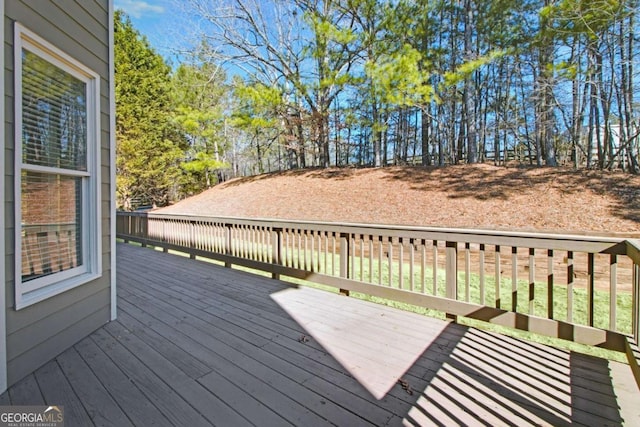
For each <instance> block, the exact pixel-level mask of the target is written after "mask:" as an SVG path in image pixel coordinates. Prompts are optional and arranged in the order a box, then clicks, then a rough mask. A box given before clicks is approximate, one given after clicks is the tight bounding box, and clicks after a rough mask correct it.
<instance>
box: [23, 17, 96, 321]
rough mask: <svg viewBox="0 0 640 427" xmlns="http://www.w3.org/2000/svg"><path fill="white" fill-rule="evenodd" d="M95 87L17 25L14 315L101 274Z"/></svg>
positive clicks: (86, 74)
mask: <svg viewBox="0 0 640 427" xmlns="http://www.w3.org/2000/svg"><path fill="white" fill-rule="evenodd" d="M98 81H99V77H98V75H97V74H96V73H94V72H93V71H91V70H89V69H88V68H86V67H85V66H83V65H82V64H80V63H78V62H77V61H75V60H74V59H72V58H71V57H70V56H68V55H67V54H65V53H64V52H62V51H61V50H59V49H57V48H55V47H53V46H51V45H50V44H49V43H48V42H46V41H44V40H42V39H41V38H40V37H38V36H36V35H35V34H33V33H32V32H31V31H29V30H27V29H25V28H24V27H22V26H21V25H20V24H16V26H15V104H16V120H15V126H16V199H18V198H19V199H18V200H16V254H17V255H16V270H17V273H16V308H17V309H19V308H22V307H24V306H27V305H30V304H33V303H35V302H37V301H41V300H43V299H45V298H48V297H50V296H53V295H56V294H58V293H60V292H63V291H65V290H67V289H70V288H72V287H75V286H78V285H81V284H83V283H86V282H87V281H89V280H93V279H95V278H96V277H97V276H99V275H100V273H101V271H100V269H101V266H100V254H99V249H100V232H99V218H100V217H99V200H100V197H99V188H100V187H99V185H100V183H99V174H98V170H99V163H98V154H99V148H100V139H99V130H98V114H99V105H98V100H99V93H98V90H99V89H98ZM18 221H19V222H18Z"/></svg>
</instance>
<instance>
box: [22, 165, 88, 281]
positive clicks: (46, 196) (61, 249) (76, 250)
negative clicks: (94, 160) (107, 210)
mask: <svg viewBox="0 0 640 427" xmlns="http://www.w3.org/2000/svg"><path fill="white" fill-rule="evenodd" d="M21 185H22V281H23V282H27V281H29V280H33V279H37V278H39V277H43V276H46V275H49V274H53V273H56V272H60V271H65V270H69V269H72V268H75V267H78V266H80V265H82V263H83V259H82V237H83V236H82V178H79V177H69V176H63V175H58V174H45V173H39V172H32V171H23V172H22V182H21Z"/></svg>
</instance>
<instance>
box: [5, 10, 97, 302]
mask: <svg viewBox="0 0 640 427" xmlns="http://www.w3.org/2000/svg"><path fill="white" fill-rule="evenodd" d="M23 48H24V49H27V50H29V51H30V52H33V53H35V54H36V55H38V56H39V57H41V58H43V59H45V60H46V61H48V62H50V63H52V64H53V65H55V66H56V67H58V68H60V69H62V70H64V71H65V72H67V73H69V74H71V75H73V76H74V77H76V78H78V79H79V80H82V81H83V82H84V83H86V87H87V133H88V135H87V171H86V172H77V171H69V170H66V169H57V168H50V167H42V166H35V165H24V166H23V164H22V49H23ZM13 49H14V82H15V97H14V98H15V99H14V101H15V123H14V126H15V149H14V151H15V174H14V175H15V176H14V181H15V187H14V188H15V222H16V223H15V242H16V246H15V307H16V310H19V309H21V308H24V307H27V306H29V305H32V304H35V303H37V302H40V301H42V300H44V299H47V298H50V297H52V296H54V295H57V294H60V293H62V292H65V291H67V290H69V289H72V288H75V287H77V286H80V285H82V284H84V283H87V282H89V281H92V280H95V279H96V278H98V277H100V276H101V274H102V254H101V248H102V233H101V195H100V184H101V183H100V150H101V143H100V76H99V75H98V74H97V73H96V72H94V71H93V70H91V69H89V68H88V67H86V66H85V65H83V64H81V63H80V62H78V61H77V60H75V59H74V58H72V57H71V56H69V55H68V54H66V53H65V52H63V51H62V50H60V49H58V48H57V47H55V46H53V45H52V44H50V43H49V42H47V41H46V40H44V39H42V38H41V37H39V36H38V35H36V34H35V33H34V32H32V31H30V30H29V29H27V28H25V27H24V26H23V25H21V24H20V23H17V22H16V23H15V25H14V47H13ZM23 170H34V171H43V172H44V171H47V172H53V173H59V174H61V175H65V176H88V177H89V179H88V180H87V184H86V185H88V186H89V187H88V188H86V189H84V190H83V194H86V198H85V200H83V201H82V203H83V206H82V208H83V218H82V227H83V230H82V231H83V233H82V236H83V238H82V251H83V254H84V257H83V266H81V267H76V268H74V269H70V270H66V271H63V272H58V273H54V274H51V275H48V276H44V277H42V278H38V279H34V280H31V281H29V282H26V285H25V284H23V283H22V280H21V277H22V256H21V254H22V227H21V225H20V221H21V218H22V213H21V212H22V206H21V204H22V197H21V194H22V188H21V180H22V171H23ZM32 282H33V283H32Z"/></svg>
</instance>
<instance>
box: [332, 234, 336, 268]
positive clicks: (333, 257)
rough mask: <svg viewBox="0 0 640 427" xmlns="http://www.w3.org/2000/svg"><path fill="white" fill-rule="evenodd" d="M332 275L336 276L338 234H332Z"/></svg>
mask: <svg viewBox="0 0 640 427" xmlns="http://www.w3.org/2000/svg"><path fill="white" fill-rule="evenodd" d="M331 240H332V245H331V275H332V276H335V275H336V233H333V232H332V233H331Z"/></svg>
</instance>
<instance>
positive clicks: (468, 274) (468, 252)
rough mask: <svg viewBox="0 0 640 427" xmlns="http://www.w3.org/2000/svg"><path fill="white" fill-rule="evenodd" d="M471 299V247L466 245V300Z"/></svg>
mask: <svg viewBox="0 0 640 427" xmlns="http://www.w3.org/2000/svg"><path fill="white" fill-rule="evenodd" d="M470 298H471V245H470V244H469V243H465V244H464V300H465V301H466V302H469V300H470Z"/></svg>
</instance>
